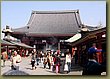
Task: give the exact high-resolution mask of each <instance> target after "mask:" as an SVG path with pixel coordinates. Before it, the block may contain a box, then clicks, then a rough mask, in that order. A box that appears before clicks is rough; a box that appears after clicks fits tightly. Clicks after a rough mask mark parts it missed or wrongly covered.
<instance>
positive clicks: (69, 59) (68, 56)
mask: <svg viewBox="0 0 110 79" xmlns="http://www.w3.org/2000/svg"><path fill="white" fill-rule="evenodd" d="M71 59H72V58H71V54H70V52H68V53H67V54H66V64H67V65H68V71H67V73H69V72H70V71H71Z"/></svg>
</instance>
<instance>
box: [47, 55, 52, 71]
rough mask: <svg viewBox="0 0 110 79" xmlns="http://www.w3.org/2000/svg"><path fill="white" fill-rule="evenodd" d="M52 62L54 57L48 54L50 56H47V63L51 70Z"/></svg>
mask: <svg viewBox="0 0 110 79" xmlns="http://www.w3.org/2000/svg"><path fill="white" fill-rule="evenodd" d="M51 61H52V56H51V55H50V53H48V55H47V63H48V66H49V69H51Z"/></svg>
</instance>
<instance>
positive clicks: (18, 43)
mask: <svg viewBox="0 0 110 79" xmlns="http://www.w3.org/2000/svg"><path fill="white" fill-rule="evenodd" d="M11 43H13V44H15V45H17V46H20V47H24V48H31V49H33V48H34V47H31V46H29V45H26V44H24V43H21V42H13V41H11Z"/></svg>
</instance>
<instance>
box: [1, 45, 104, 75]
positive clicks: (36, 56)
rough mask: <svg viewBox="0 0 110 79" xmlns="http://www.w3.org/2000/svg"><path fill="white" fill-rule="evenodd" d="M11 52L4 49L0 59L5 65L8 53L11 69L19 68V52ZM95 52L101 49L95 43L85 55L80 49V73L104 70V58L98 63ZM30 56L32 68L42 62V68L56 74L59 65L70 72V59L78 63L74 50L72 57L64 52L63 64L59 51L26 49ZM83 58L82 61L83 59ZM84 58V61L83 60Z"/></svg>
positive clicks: (94, 72)
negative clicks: (81, 70) (81, 71)
mask: <svg viewBox="0 0 110 79" xmlns="http://www.w3.org/2000/svg"><path fill="white" fill-rule="evenodd" d="M9 52H11V54H9V53H7V52H6V50H4V51H3V52H2V54H1V55H2V56H1V59H2V60H3V66H5V61H6V60H7V59H8V55H9V56H10V58H9V59H10V62H11V69H13V70H19V66H20V62H21V61H22V60H21V56H20V55H19V52H18V51H16V50H11V51H9ZM97 52H102V50H97V48H96V44H93V46H92V47H90V48H89V49H88V51H87V53H86V54H87V55H85V51H82V52H81V53H82V55H81V57H82V59H81V61H82V62H81V63H83V66H82V67H83V73H82V75H101V73H102V72H106V59H105V60H104V62H102V63H99V62H98V61H97V55H96V53H97ZM29 54H30V56H31V65H32V70H35V69H37V66H38V65H39V64H40V63H42V64H43V68H44V69H45V68H48V69H51V71H52V72H55V73H56V74H58V73H60V69H61V68H60V67H61V66H62V65H63V70H64V72H67V73H69V72H71V65H72V61H73V60H72V59H73V58H74V59H75V63H74V64H78V53H77V52H75V54H74V56H73V57H72V55H71V53H70V52H69V51H66V52H65V55H64V58H65V60H64V64H62V63H61V52H60V51H55V52H52V51H47V52H45V53H44V52H42V51H40V52H39V51H36V50H32V51H30V53H29V51H26V56H29ZM83 60H84V61H83ZM85 60H86V61H85ZM41 61H42V62H41Z"/></svg>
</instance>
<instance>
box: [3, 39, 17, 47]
mask: <svg viewBox="0 0 110 79" xmlns="http://www.w3.org/2000/svg"><path fill="white" fill-rule="evenodd" d="M1 45H2V46H13V45H15V44H13V43H10V42H8V41H5V40H2V39H1Z"/></svg>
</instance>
